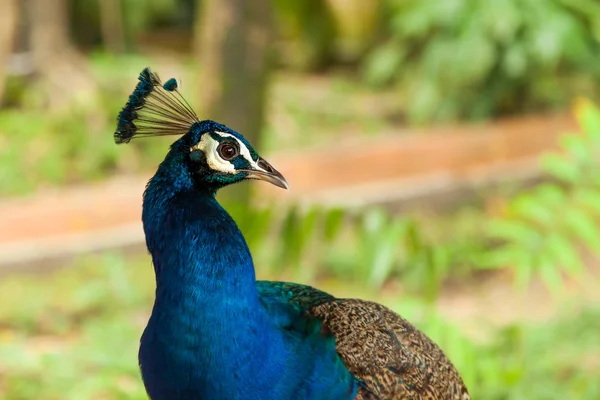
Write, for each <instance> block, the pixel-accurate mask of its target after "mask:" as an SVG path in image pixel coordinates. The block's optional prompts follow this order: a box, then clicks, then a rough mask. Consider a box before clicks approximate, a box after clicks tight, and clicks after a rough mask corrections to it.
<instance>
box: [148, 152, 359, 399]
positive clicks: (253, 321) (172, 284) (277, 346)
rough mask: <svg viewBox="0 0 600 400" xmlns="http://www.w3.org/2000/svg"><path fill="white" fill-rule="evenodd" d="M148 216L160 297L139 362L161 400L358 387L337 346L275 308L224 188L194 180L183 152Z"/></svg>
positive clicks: (155, 187) (171, 161)
mask: <svg viewBox="0 0 600 400" xmlns="http://www.w3.org/2000/svg"><path fill="white" fill-rule="evenodd" d="M142 221H143V224H144V231H145V234H146V243H147V246H148V250H149V251H150V253H151V255H152V260H153V262H154V268H155V272H156V299H155V303H154V308H153V310H152V316H151V317H150V320H149V321H148V326H147V327H146V330H145V331H144V334H143V336H142V340H141V346H140V354H139V359H140V365H141V370H142V376H143V379H144V383H145V386H146V389H147V391H148V394H149V395H150V397H151V398H152V399H153V400H162V399H165V400H166V399H170V400H172V399H179V398H180V399H186V400H187V399H205V398H207V399H249V398H260V399H270V398H273V399H285V400H292V399H305V398H323V399H337V398H348V397H349V396H350V397H351V396H352V395H353V393H355V390H356V387H355V383H354V382H353V380H352V377H351V376H350V374H349V372H348V371H347V370H346V369H345V367H344V366H343V364H342V363H341V361H340V360H339V358H338V357H337V355H336V354H335V352H334V351H331V346H330V345H329V344H327V342H324V341H323V342H321V340H320V339H319V338H318V337H316V338H315V339H314V340H313V341H307V340H304V339H302V338H301V337H300V336H296V335H291V334H290V332H288V331H286V330H284V329H282V328H281V327H280V326H277V325H276V324H275V322H274V321H273V317H272V316H270V315H269V314H267V311H266V309H265V308H264V307H263V306H262V303H261V301H260V299H259V295H258V290H257V288H256V279H255V272H254V265H253V262H252V257H251V255H250V252H249V250H248V246H247V244H246V242H245V240H244V237H243V236H242V234H241V232H240V231H239V229H238V227H237V226H236V224H235V222H234V221H233V219H232V218H231V217H230V216H229V215H228V213H227V212H226V211H225V210H224V209H223V208H222V207H221V206H220V205H219V203H218V202H217V201H216V199H215V194H214V192H212V191H211V190H204V189H203V188H202V187H199V186H198V185H197V184H194V181H193V178H192V177H191V176H190V175H189V172H188V171H187V169H186V168H185V167H184V166H183V164H182V163H181V162H180V160H177V158H176V157H171V158H169V157H167V159H165V162H163V164H161V167H160V168H159V170H158V172H157V174H156V175H155V176H154V177H153V178H152V180H151V181H150V183H149V184H148V188H147V189H146V192H145V194H144V206H143V213H142ZM282 301H283V299H282ZM334 371H337V373H335V372H334ZM316 393H319V395H318V396H316Z"/></svg>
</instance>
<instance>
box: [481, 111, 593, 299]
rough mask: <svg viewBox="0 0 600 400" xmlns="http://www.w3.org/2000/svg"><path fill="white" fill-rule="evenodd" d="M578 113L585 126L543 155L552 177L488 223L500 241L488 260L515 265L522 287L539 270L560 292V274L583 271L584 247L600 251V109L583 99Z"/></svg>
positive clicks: (549, 284) (580, 274) (538, 272)
mask: <svg viewBox="0 0 600 400" xmlns="http://www.w3.org/2000/svg"><path fill="white" fill-rule="evenodd" d="M577 119H578V122H579V125H580V127H581V130H582V132H581V133H571V134H568V135H565V136H564V137H563V138H562V141H561V146H560V151H559V152H556V153H552V154H548V155H547V156H546V157H544V158H543V162H542V168H543V169H544V171H545V172H546V173H548V174H549V175H550V176H552V177H553V178H554V182H552V183H545V184H542V185H539V186H538V187H536V188H534V189H532V190H530V191H526V192H525V193H523V194H521V195H519V196H518V197H516V198H515V199H513V200H512V201H511V202H510V203H509V205H508V207H507V211H506V215H504V216H503V217H502V218H499V219H495V220H492V221H490V223H489V224H488V234H489V235H490V237H491V238H493V239H495V240H499V241H500V242H501V244H500V245H499V246H498V247H497V248H495V249H494V250H493V251H491V252H490V253H489V254H488V255H487V256H486V257H485V259H484V260H483V262H484V264H485V265H488V266H490V265H491V266H496V267H506V266H511V267H513V268H514V270H515V273H516V278H517V282H518V284H519V285H520V286H522V287H524V286H526V285H528V284H529V282H530V280H531V278H532V276H533V275H534V274H539V275H540V276H541V277H542V279H543V280H544V282H545V283H546V284H547V285H548V287H549V288H550V289H552V290H554V291H556V292H558V291H559V290H560V289H561V288H562V276H561V275H562V274H567V275H570V276H571V277H573V278H581V277H582V274H584V272H585V265H584V260H583V253H582V252H581V250H586V251H587V253H591V254H593V255H595V256H600V230H599V229H598V228H599V223H600V177H599V175H598V173H597V170H598V165H599V164H598V160H599V159H600V158H599V156H600V111H599V110H598V109H597V108H596V107H594V106H592V105H591V104H588V103H582V104H581V105H580V107H579V111H578V113H577Z"/></svg>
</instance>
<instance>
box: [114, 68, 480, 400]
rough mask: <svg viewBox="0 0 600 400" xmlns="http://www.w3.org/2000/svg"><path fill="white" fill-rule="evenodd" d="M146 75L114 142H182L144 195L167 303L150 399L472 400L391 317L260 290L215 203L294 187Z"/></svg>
mask: <svg viewBox="0 0 600 400" xmlns="http://www.w3.org/2000/svg"><path fill="white" fill-rule="evenodd" d="M139 79H140V82H139V83H138V85H137V87H136V89H135V91H134V93H133V94H132V95H131V96H130V98H129V101H128V102H127V104H126V106H125V107H124V109H123V111H122V112H121V113H120V114H119V118H118V121H117V130H116V132H115V141H116V142H117V143H126V142H129V141H130V140H131V139H132V138H134V137H136V136H139V135H141V136H157V135H167V134H172V135H175V134H181V135H182V136H181V137H180V138H179V139H177V140H176V141H175V142H174V143H173V144H172V145H171V148H170V150H169V152H168V154H167V156H166V157H165V159H164V161H163V162H162V163H161V164H160V166H159V168H158V170H157V172H156V174H155V175H154V176H153V177H152V179H151V180H150V182H149V183H148V186H147V188H146V190H145V192H144V201H143V211H142V222H143V227H144V232H145V235H146V245H147V247H148V250H149V251H150V254H151V255H152V261H153V264H154V270H155V274H156V297H155V302H154V307H153V309H152V314H151V317H150V319H149V321H148V325H147V327H146V329H145V330H144V333H143V335H142V339H141V343H140V351H139V363H140V369H141V372H142V378H143V380H144V385H145V387H146V390H147V392H148V394H149V396H150V398H151V399H152V400H177V399H181V400H195V399H198V400H202V399H214V400H220V399H223V400H225V399H228V400H230V399H233V400H235V399H281V400H302V399H316V400H320V399H322V400H334V399H335V400H337V399H355V398H356V399H360V400H367V399H404V398H419V399H421V398H422V399H434V400H435V399H461V400H467V399H468V398H469V397H468V393H467V392H466V388H464V385H463V384H462V381H461V380H460V376H458V373H457V372H456V370H455V369H454V367H453V366H452V365H451V364H450V362H449V361H448V360H447V359H446V358H445V357H444V355H443V353H442V352H441V350H439V348H438V347H437V346H435V344H433V343H432V342H431V341H429V339H428V338H427V337H425V336H424V335H423V334H421V333H420V332H418V331H417V330H416V329H415V328H414V327H412V325H410V324H409V323H408V322H407V321H405V320H404V319H402V318H401V317H400V316H398V315H396V314H394V313H392V312H391V311H390V310H388V309H386V308H385V307H383V306H380V305H378V304H376V303H369V302H365V301H361V300H344V299H336V298H334V297H333V296H331V295H329V294H327V293H324V292H321V291H318V290H316V289H313V288H310V287H307V286H302V285H298V284H293V283H285V282H265V281H258V282H257V281H256V277H255V272H254V264H253V261H252V256H251V254H250V251H249V249H248V246H247V244H246V241H245V240H244V237H243V236H242V234H241V232H240V230H239V229H238V227H237V225H236V224H235V222H234V221H233V219H232V218H231V217H230V216H229V214H228V213H227V212H226V211H225V210H224V209H223V208H222V207H221V206H220V205H219V203H218V202H217V200H216V199H215V194H216V192H217V190H219V189H220V188H222V187H224V186H226V185H229V184H232V183H236V182H240V181H243V180H246V179H260V180H264V181H267V182H270V183H272V184H274V185H277V186H280V187H282V188H287V187H288V186H287V182H286V181H285V179H284V177H283V176H282V175H281V174H280V173H279V172H278V171H276V170H275V169H274V168H273V167H272V166H271V165H270V164H269V163H268V162H267V161H266V160H264V159H263V158H261V157H260V156H259V155H258V153H257V152H256V151H255V150H254V148H252V146H251V145H250V143H248V141H247V140H246V139H244V137H243V136H242V135H240V134H239V133H237V132H235V131H234V130H232V129H229V128H227V127H226V126H224V125H222V124H219V123H216V122H214V121H208V120H205V121H200V120H199V119H198V118H197V117H196V115H195V114H194V113H193V111H192V110H191V108H190V107H189V105H188V104H187V103H186V102H185V100H183V98H182V97H181V96H180V95H179V93H178V91H177V84H176V82H175V80H172V79H171V80H169V81H167V82H166V83H165V84H164V85H162V84H161V83H160V80H159V79H158V76H157V75H155V74H153V73H151V72H150V70H148V69H145V70H144V71H143V72H142V74H141V75H140V78H139ZM436 374H437V375H436ZM440 374H445V375H443V376H442V378H443V379H440V376H438V375H440ZM409 395H410V396H409ZM417 395H418V396H417ZM425 396H426V397H425Z"/></svg>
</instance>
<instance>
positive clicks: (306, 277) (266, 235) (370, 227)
mask: <svg viewBox="0 0 600 400" xmlns="http://www.w3.org/2000/svg"><path fill="white" fill-rule="evenodd" d="M226 208H227V209H228V211H229V212H230V213H231V214H232V216H233V217H234V219H235V220H236V222H237V223H238V226H239V227H240V229H241V230H242V232H243V233H244V236H245V238H246V240H247V242H248V244H249V246H250V249H251V251H252V254H253V255H254V258H255V264H256V265H258V266H260V268H261V270H262V271H266V272H268V273H269V274H279V276H280V277H286V276H288V275H289V274H290V273H291V274H292V279H293V280H300V281H302V282H311V281H316V280H319V279H327V278H334V279H335V280H336V281H339V282H347V283H350V282H363V283H364V284H365V287H367V288H371V289H377V290H378V289H380V288H382V287H383V286H384V285H385V284H386V283H388V282H390V281H391V280H392V279H395V278H398V279H399V280H400V281H401V282H403V283H405V284H406V286H407V287H408V288H409V290H410V291H415V292H416V293H419V295H422V296H424V297H425V298H427V299H428V300H429V301H434V300H436V299H437V297H438V294H439V291H440V289H441V286H442V284H443V283H444V282H445V281H446V280H447V279H448V278H450V277H452V276H454V277H456V276H460V274H461V273H463V272H464V273H466V272H469V271H472V265H473V262H472V259H473V258H474V255H475V254H478V252H479V251H480V250H481V248H482V246H483V243H482V242H481V241H480V240H477V239H476V235H475V234H474V231H473V228H472V227H468V228H467V229H462V231H461V230H460V229H458V228H457V225H460V222H457V220H464V219H465V218H464V217H463V216H458V217H457V216H453V217H452V218H451V219H453V223H452V224H449V225H448V226H442V225H443V222H440V220H441V218H440V217H438V218H433V219H432V221H436V222H430V223H425V222H424V220H419V219H417V218H414V217H398V216H392V215H390V214H389V213H387V212H385V211H384V210H381V209H378V208H374V209H370V210H344V209H340V208H324V207H321V206H315V205H313V206H309V207H291V208H287V207H265V208H256V209H247V208H246V207H240V206H239V205H236V204H227V205H226ZM469 218H472V217H471V216H469ZM474 238H475V239H474Z"/></svg>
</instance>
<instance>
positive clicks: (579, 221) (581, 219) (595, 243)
mask: <svg viewBox="0 0 600 400" xmlns="http://www.w3.org/2000/svg"><path fill="white" fill-rule="evenodd" d="M564 218H565V222H566V225H567V227H568V228H569V229H570V231H571V234H572V235H574V236H575V237H577V238H578V239H580V240H581V241H582V242H583V243H584V244H585V245H586V246H587V248H588V249H589V250H590V251H591V252H593V253H594V254H596V255H600V230H599V229H598V224H597V223H596V222H595V221H594V220H593V219H591V218H590V217H589V215H587V214H586V213H585V211H583V210H579V209H576V208H571V209H569V210H567V211H566V212H565V214H564Z"/></svg>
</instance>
